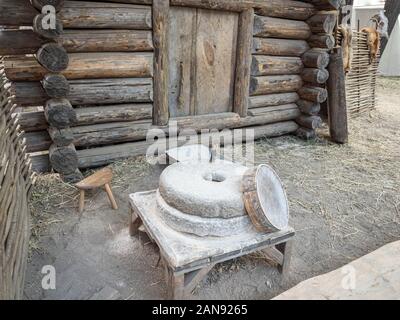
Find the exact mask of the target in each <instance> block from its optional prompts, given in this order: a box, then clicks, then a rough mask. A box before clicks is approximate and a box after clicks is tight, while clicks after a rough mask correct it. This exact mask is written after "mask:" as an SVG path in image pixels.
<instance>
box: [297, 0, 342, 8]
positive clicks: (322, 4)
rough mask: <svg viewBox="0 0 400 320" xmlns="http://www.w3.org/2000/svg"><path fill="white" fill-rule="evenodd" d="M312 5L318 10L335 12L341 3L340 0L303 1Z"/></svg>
mask: <svg viewBox="0 0 400 320" xmlns="http://www.w3.org/2000/svg"><path fill="white" fill-rule="evenodd" d="M304 2H308V3H311V4H313V5H314V6H315V7H316V8H317V9H319V10H337V9H339V7H340V4H341V3H342V0H304Z"/></svg>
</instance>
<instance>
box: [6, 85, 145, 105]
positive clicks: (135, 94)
mask: <svg viewBox="0 0 400 320" xmlns="http://www.w3.org/2000/svg"><path fill="white" fill-rule="evenodd" d="M69 84H70V92H69V94H68V96H67V99H68V100H69V101H70V102H71V103H72V105H91V104H95V105H104V104H116V103H142V102H152V99H153V82H152V80H151V79H150V78H124V79H93V80H70V81H69ZM11 92H12V94H13V95H15V96H16V100H15V101H16V103H17V104H18V105H20V106H42V105H43V104H44V103H45V102H46V101H47V100H48V98H49V97H48V96H47V95H46V93H45V92H44V89H43V87H42V85H41V84H40V82H13V83H12V86H11Z"/></svg>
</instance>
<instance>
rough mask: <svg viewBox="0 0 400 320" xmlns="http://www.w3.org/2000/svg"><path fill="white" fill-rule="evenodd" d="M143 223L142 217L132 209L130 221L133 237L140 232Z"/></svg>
mask: <svg viewBox="0 0 400 320" xmlns="http://www.w3.org/2000/svg"><path fill="white" fill-rule="evenodd" d="M141 225H142V219H140V217H139V216H138V215H137V214H136V212H135V210H133V209H131V221H130V223H129V234H130V236H131V237H132V236H134V235H137V234H138V233H139V227H140V226H141Z"/></svg>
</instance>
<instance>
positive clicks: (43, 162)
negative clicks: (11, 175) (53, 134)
mask: <svg viewBox="0 0 400 320" xmlns="http://www.w3.org/2000/svg"><path fill="white" fill-rule="evenodd" d="M29 157H30V160H31V162H32V171H34V172H37V173H46V172H50V170H51V165H50V160H49V155H48V154H40V155H34V154H31V155H30V156H29Z"/></svg>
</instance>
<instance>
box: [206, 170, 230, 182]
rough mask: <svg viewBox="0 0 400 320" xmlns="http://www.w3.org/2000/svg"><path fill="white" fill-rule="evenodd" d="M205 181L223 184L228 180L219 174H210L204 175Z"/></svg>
mask: <svg viewBox="0 0 400 320" xmlns="http://www.w3.org/2000/svg"><path fill="white" fill-rule="evenodd" d="M203 178H204V180H207V181H211V182H223V181H225V180H226V178H225V176H224V175H223V174H222V173H219V172H209V173H206V174H205V175H204V177H203Z"/></svg>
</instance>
